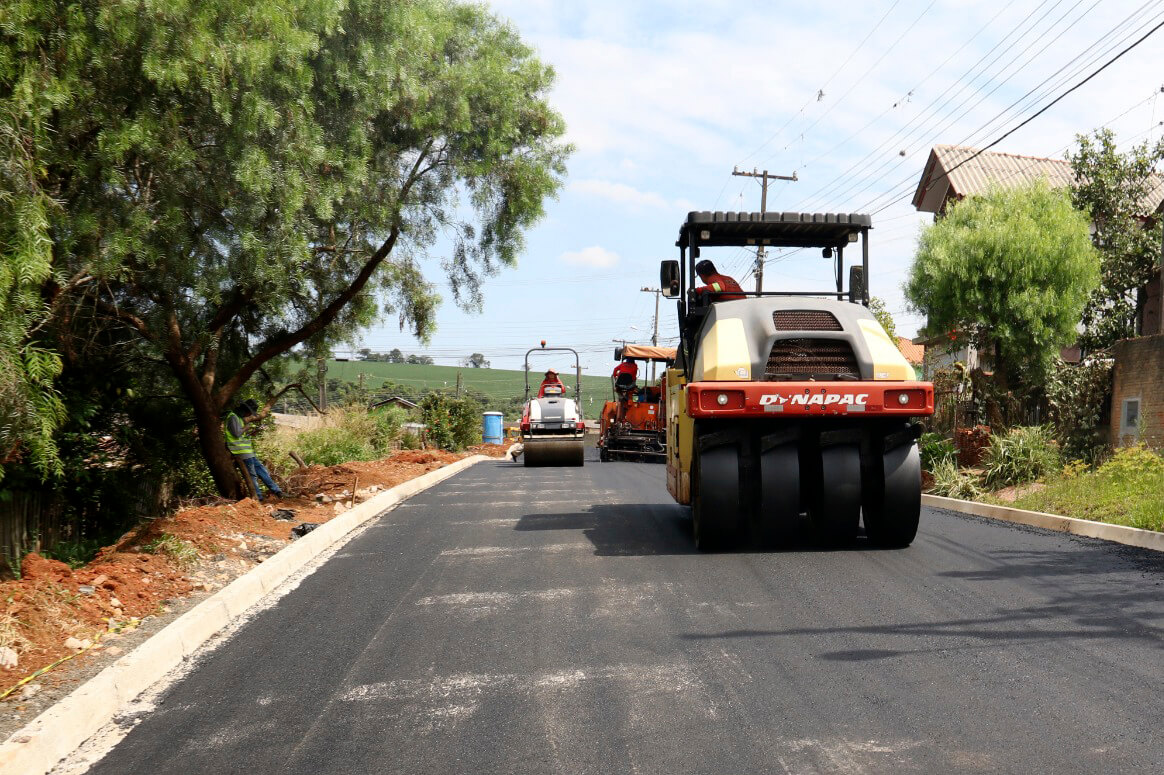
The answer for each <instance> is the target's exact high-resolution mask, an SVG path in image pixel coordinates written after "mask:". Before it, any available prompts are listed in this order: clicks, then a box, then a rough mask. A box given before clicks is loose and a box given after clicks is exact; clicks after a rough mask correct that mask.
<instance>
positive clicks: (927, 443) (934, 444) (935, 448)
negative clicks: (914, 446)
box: [918, 432, 956, 472]
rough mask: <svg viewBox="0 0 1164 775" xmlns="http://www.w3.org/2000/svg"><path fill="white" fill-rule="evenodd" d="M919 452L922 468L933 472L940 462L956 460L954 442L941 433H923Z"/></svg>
mask: <svg viewBox="0 0 1164 775" xmlns="http://www.w3.org/2000/svg"><path fill="white" fill-rule="evenodd" d="M918 452H919V453H920V455H921V466H922V468H923V469H924V470H926V471H931V472H932V471H933V470H934V467H935V466H937V465H938V464H939V463H942V462H944V461H952V460H954V458H955V455H956V451H955V449H954V442H952V441H950V440H949V439H947V438H946V437H945V436H943V435H942V434H940V433H932V432H930V433H923V434H922V435H921V438H920V439H918Z"/></svg>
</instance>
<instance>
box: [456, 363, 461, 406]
mask: <svg viewBox="0 0 1164 775" xmlns="http://www.w3.org/2000/svg"><path fill="white" fill-rule="evenodd" d="M460 398H461V370H460V369H457V399H458V400H460Z"/></svg>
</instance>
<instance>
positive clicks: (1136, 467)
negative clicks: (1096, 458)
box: [1099, 444, 1164, 481]
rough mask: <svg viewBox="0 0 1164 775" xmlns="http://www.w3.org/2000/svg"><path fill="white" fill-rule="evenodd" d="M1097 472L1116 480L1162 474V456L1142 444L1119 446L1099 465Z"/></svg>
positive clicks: (1163, 461)
mask: <svg viewBox="0 0 1164 775" xmlns="http://www.w3.org/2000/svg"><path fill="white" fill-rule="evenodd" d="M1099 473H1100V474H1102V475H1104V476H1110V477H1111V478H1113V479H1115V480H1117V481H1131V480H1133V479H1136V478H1137V477H1140V476H1161V475H1164V457H1161V456H1160V455H1159V454H1158V453H1156V452H1153V451H1152V450H1150V449H1148V448H1147V447H1145V446H1144V445H1142V444H1136V445H1134V446H1130V447H1120V448H1119V449H1117V450H1116V451H1115V453H1113V454H1112V456H1111V458H1110V459H1108V460H1107V461H1106V462H1104V464H1103V465H1101V466H1100V467H1099Z"/></svg>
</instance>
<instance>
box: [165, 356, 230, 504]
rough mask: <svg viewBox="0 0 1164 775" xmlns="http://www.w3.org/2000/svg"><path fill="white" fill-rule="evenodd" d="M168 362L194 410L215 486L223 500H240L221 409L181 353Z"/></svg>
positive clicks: (200, 440)
mask: <svg viewBox="0 0 1164 775" xmlns="http://www.w3.org/2000/svg"><path fill="white" fill-rule="evenodd" d="M166 361H167V362H168V363H169V364H170V369H171V371H173V372H174V376H175V377H177V378H178V384H179V385H180V386H181V387H182V392H183V393H185V394H186V398H187V399H189V401H190V406H192V407H193V408H194V421H195V423H196V424H197V426H198V443H199V445H200V446H201V448H202V459H203V460H205V461H206V467H207V468H209V469H210V475H211V476H212V477H214V485H215V487H217V488H218V492H219V494H220V495H222V496H223V497H224V498H236V499H237V498H241V497H242V496H243V488H242V487H241V486H240V483H239V480H238V477H237V476H236V475H235V471H234V456H233V455H231V453H230V450H228V449H227V448H226V435H225V433H224V432H223V428H222V420H221V419H220V418H219V416H218V414H219V412H220V411H221V407H220V406H218V405H217V404H216V403H215V402H214V400H213V399H211V398H210V396H209V395H207V393H206V390H205V389H204V388H203V387H202V381H201V380H199V379H198V375H197V374H195V373H194V369H193V368H192V367H191V366H190V363H189V361H188V360H187V359H186V358H185V356H184V354H182V353H175V352H173V351H170V352H167V353H166Z"/></svg>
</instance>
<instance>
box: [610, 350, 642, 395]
mask: <svg viewBox="0 0 1164 775" xmlns="http://www.w3.org/2000/svg"><path fill="white" fill-rule="evenodd" d="M610 378H611V379H613V380H614V389H615V390H619V391H626V390H630V389H631V388H633V387H634V386H635V382H637V381H638V378H639V365H638V364H637V363H635V362H634V360H633V359H631V358H626V359H624V360H623V361H622V363H620V364H618V365H617V366H615V367H614V372H613V373H612V374H611V375H610Z"/></svg>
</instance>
